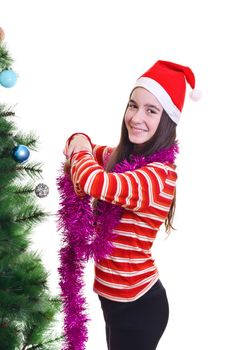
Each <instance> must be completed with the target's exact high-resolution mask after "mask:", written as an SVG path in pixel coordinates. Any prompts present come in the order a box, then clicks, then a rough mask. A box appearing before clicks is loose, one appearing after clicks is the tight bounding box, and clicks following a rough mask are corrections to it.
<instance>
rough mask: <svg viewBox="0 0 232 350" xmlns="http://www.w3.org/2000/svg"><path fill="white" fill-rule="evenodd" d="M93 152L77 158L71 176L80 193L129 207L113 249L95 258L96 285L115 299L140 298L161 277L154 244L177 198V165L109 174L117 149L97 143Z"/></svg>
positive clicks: (117, 229)
mask: <svg viewBox="0 0 232 350" xmlns="http://www.w3.org/2000/svg"><path fill="white" fill-rule="evenodd" d="M92 147H93V153H91V152H88V151H80V152H77V153H74V154H73V155H72V157H71V178H72V182H73V184H74V189H75V191H76V193H77V194H78V193H80V189H82V190H83V191H84V192H85V193H87V194H88V195H90V196H92V197H94V198H98V199H101V200H104V201H107V202H110V203H113V204H116V205H120V206H122V207H123V208H124V209H125V210H124V211H123V215H122V217H121V219H120V222H119V223H118V225H117V226H116V227H115V228H114V233H117V235H116V238H115V239H114V240H113V247H114V248H113V252H112V254H111V255H108V256H107V257H106V258H104V259H102V260H101V261H100V262H98V263H95V280H94V286H93V290H94V291H95V292H96V293H98V294H99V295H101V296H103V297H105V298H107V299H111V300H114V301H120V302H128V301H134V300H136V299H138V298H139V297H141V296H142V295H143V294H145V293H146V292H147V291H148V290H149V289H150V288H151V287H152V286H153V285H154V284H155V283H156V281H157V280H158V278H159V271H158V269H157V266H156V263H155V260H154V259H153V258H152V256H151V247H152V244H153V241H154V239H155V238H156V235H157V232H158V230H159V227H160V226H161V225H162V224H163V223H164V221H165V219H166V217H167V215H168V212H169V210H170V206H171V203H172V200H173V197H174V191H175V185H176V179H177V174H176V171H175V167H174V166H173V165H167V164H163V163H158V162H154V163H150V164H147V165H146V166H143V167H142V168H140V169H137V170H134V171H126V172H124V173H114V172H112V173H107V172H106V171H105V170H104V168H103V157H104V155H105V153H106V152H111V151H112V150H113V149H112V148H111V147H107V146H98V145H94V144H92Z"/></svg>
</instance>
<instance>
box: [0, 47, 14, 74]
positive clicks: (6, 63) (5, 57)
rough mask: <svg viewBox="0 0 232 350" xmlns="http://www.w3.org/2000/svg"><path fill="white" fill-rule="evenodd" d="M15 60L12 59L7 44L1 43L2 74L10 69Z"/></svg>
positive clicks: (0, 61)
mask: <svg viewBox="0 0 232 350" xmlns="http://www.w3.org/2000/svg"><path fill="white" fill-rule="evenodd" d="M13 62H14V60H13V59H12V58H11V56H10V54H9V52H8V49H7V46H6V44H5V43H1V42H0V72H1V71H3V70H5V69H9V68H10V67H11V65H12V63H13Z"/></svg>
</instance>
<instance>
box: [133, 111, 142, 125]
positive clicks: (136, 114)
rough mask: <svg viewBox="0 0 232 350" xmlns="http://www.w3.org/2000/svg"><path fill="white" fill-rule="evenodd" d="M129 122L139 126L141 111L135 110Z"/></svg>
mask: <svg viewBox="0 0 232 350" xmlns="http://www.w3.org/2000/svg"><path fill="white" fill-rule="evenodd" d="M131 121H132V122H133V123H134V124H140V123H142V122H143V111H142V109H139V108H138V109H136V110H135V111H134V114H133V116H132V118H131Z"/></svg>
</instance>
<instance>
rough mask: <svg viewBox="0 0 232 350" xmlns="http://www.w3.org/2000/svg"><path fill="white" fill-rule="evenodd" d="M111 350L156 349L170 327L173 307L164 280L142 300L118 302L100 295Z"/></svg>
mask: <svg viewBox="0 0 232 350" xmlns="http://www.w3.org/2000/svg"><path fill="white" fill-rule="evenodd" d="M99 299H100V301H101V307H102V310H103V315H104V319H105V323H106V340H107V346H108V350H155V349H156V346H157V344H158V342H159V340H160V338H161V336H162V334H163V332H164V330H165V328H166V326H167V323H168V317H169V306H168V299H167V295H166V290H165V288H164V287H163V285H162V283H161V281H160V280H158V281H157V282H156V283H155V285H154V286H153V287H152V288H151V289H150V290H149V291H148V292H147V293H145V294H144V295H143V296H142V297H140V298H139V299H137V300H135V301H132V302H126V303H124V302H117V301H112V300H109V299H106V298H103V297H102V296H100V295H99Z"/></svg>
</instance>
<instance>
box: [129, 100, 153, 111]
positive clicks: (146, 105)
mask: <svg viewBox="0 0 232 350" xmlns="http://www.w3.org/2000/svg"><path fill="white" fill-rule="evenodd" d="M129 102H133V103H135V104H136V105H137V103H136V101H134V100H132V99H130V101H129ZM144 106H145V107H150V108H155V109H156V110H157V111H158V112H160V109H159V108H158V107H156V106H154V105H150V104H148V103H146V104H145V105H144Z"/></svg>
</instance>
